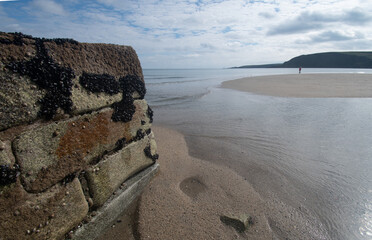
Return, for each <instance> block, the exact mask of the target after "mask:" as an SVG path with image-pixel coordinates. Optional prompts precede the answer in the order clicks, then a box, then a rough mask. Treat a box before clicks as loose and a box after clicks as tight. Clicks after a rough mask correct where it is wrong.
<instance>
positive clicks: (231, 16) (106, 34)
mask: <svg viewBox="0 0 372 240" xmlns="http://www.w3.org/2000/svg"><path fill="white" fill-rule="evenodd" d="M366 2H368V1H358V0H337V1H336V0H324V1H307V0H297V1H296V3H294V2H293V1H291V0H283V1H274V0H272V1H271V0H267V1H241V0H225V1H216V0H214V1H212V0H211V1H196V0H180V1H173V0H162V1H158V0H126V1H122V0H96V1H93V0H91V1H88V0H82V1H76V0H66V1H63V2H62V1H61V2H57V1H51V0H34V1H33V2H32V3H31V4H24V6H23V7H24V8H27V13H28V14H30V15H32V16H33V17H34V18H36V20H35V21H31V22H28V20H29V19H27V20H24V19H22V17H19V16H21V14H18V16H16V15H15V14H13V12H12V11H6V14H4V16H0V20H1V19H6V21H4V22H0V28H1V29H5V30H7V31H19V29H21V30H22V31H24V33H26V34H32V35H35V36H40V37H69V38H74V39H76V40H78V41H84V42H106V43H115V44H124V45H131V46H133V47H134V49H135V50H136V51H137V53H138V55H139V57H140V60H141V63H142V65H143V67H145V68H146V67H147V68H152V67H174V68H177V67H229V66H238V65H246V64H260V63H272V62H284V61H286V60H288V59H289V58H291V57H294V56H297V55H300V54H307V53H314V52H318V51H337V50H347V47H348V46H349V47H350V50H368V49H367V47H368V44H366V43H368V41H369V42H370V41H371V40H372V30H371V29H370V28H369V27H368V25H370V24H363V23H366V22H368V21H370V20H369V19H370V16H371V15H370V14H369V13H370V12H372V6H371V4H368V3H366ZM8 5H9V4H8ZM0 10H1V9H0ZM40 10H42V13H43V14H40V13H39V12H40ZM52 15H53V16H52ZM5 24H7V25H6V26H7V27H6V28H5V27H4V25H5ZM17 24H18V25H17ZM16 26H18V28H16ZM12 29H14V30H12ZM270 31H272V32H274V33H275V34H271V35H267V33H268V32H269V33H270ZM275 31H276V32H275ZM164 64H168V65H167V66H164Z"/></svg>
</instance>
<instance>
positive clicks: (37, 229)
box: [0, 178, 88, 240]
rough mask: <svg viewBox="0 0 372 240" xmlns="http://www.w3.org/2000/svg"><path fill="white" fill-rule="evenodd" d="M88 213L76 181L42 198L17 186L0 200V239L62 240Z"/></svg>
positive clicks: (46, 192)
mask: <svg viewBox="0 0 372 240" xmlns="http://www.w3.org/2000/svg"><path fill="white" fill-rule="evenodd" d="M67 193H68V194H67ZM87 213H88V203H87V202H86V200H85V197H84V195H83V192H82V190H81V186H80V183H79V180H78V179H77V178H75V180H73V181H72V182H71V183H68V184H66V185H55V186H53V187H52V188H50V189H48V190H47V191H45V192H43V193H41V194H28V193H26V192H25V191H24V190H23V189H22V186H21V185H20V184H19V183H17V186H15V187H14V188H13V190H12V191H11V192H8V193H6V194H3V195H2V196H1V197H0V229H1V231H0V239H14V240H21V239H22V240H23V239H64V235H65V234H66V233H67V232H68V231H69V230H70V229H71V228H73V227H74V226H76V225H77V224H79V223H80V222H81V221H82V220H83V218H84V217H85V215H86V214H87Z"/></svg>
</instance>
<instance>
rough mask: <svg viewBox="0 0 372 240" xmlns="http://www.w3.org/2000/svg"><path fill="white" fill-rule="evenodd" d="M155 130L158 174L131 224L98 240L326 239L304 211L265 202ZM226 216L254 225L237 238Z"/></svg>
mask: <svg viewBox="0 0 372 240" xmlns="http://www.w3.org/2000/svg"><path fill="white" fill-rule="evenodd" d="M153 131H154V133H155V135H156V140H157V144H158V151H159V155H160V158H159V160H158V161H159V164H160V171H159V174H158V175H157V176H156V177H155V178H154V179H153V181H152V182H151V184H150V185H149V186H148V187H147V188H146V190H145V191H144V193H143V195H142V197H141V199H140V201H139V203H138V206H136V207H133V208H132V210H131V211H132V213H133V211H135V214H134V216H132V217H131V222H126V223H125V224H121V223H120V224H117V225H116V226H115V227H114V228H112V227H111V228H110V229H109V230H108V231H107V232H106V233H105V234H104V235H103V236H101V238H100V239H159V240H160V239H162V240H164V239H198V240H199V239H286V238H289V239H328V238H327V237H326V236H325V234H324V233H322V231H320V230H319V229H317V228H316V227H315V226H316V225H317V223H315V222H314V220H313V219H311V218H309V216H307V211H306V209H294V208H291V207H289V206H287V205H285V204H284V203H282V202H280V201H279V200H275V199H274V200H273V199H271V200H270V201H266V200H265V199H263V198H262V197H261V196H260V195H259V194H258V193H257V191H255V189H253V187H252V185H251V184H250V183H249V182H248V181H247V180H246V179H244V178H242V177H241V176H239V175H238V174H236V173H235V172H234V171H232V170H231V169H230V168H227V167H224V166H220V165H216V164H213V163H211V162H207V161H203V160H201V159H197V158H194V157H191V156H189V154H188V148H187V145H186V142H185V139H184V137H183V135H182V134H180V133H178V132H176V131H174V130H170V129H167V128H164V127H154V128H153ZM129 215H130V214H129ZM129 215H128V213H123V215H122V216H121V217H120V219H121V220H123V219H128V216H129ZM223 215H228V216H230V215H233V216H240V215H249V216H251V217H252V219H253V222H254V224H253V225H252V226H250V227H249V228H248V230H246V231H245V232H243V233H239V232H238V231H237V230H235V229H234V228H233V227H231V226H226V225H224V224H223V223H222V222H221V220H220V217H221V216H223ZM128 233H135V234H134V236H132V237H133V238H132V237H131V238H128Z"/></svg>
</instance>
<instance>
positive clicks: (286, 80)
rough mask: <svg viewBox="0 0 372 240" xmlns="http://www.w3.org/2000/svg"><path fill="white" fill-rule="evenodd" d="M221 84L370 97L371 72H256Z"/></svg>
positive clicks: (262, 91) (302, 94)
mask: <svg viewBox="0 0 372 240" xmlns="http://www.w3.org/2000/svg"><path fill="white" fill-rule="evenodd" d="M222 87H223V88H230V89H234V90H239V91H245V92H250V93H254V94H259V95H269V96H276V97H298V98H371V97H372V74H348V73H345V74H291V75H271V76H257V77H247V78H242V79H237V80H230V81H226V82H223V83H222Z"/></svg>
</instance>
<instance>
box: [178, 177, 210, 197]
mask: <svg viewBox="0 0 372 240" xmlns="http://www.w3.org/2000/svg"><path fill="white" fill-rule="evenodd" d="M180 189H181V190H182V191H183V192H184V193H185V194H186V195H187V196H189V197H190V198H192V199H195V198H196V197H197V196H198V195H199V193H202V192H204V191H205V190H206V189H207V186H205V184H204V183H203V182H202V180H201V179H200V178H198V177H189V178H186V179H184V180H183V181H182V182H181V183H180Z"/></svg>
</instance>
